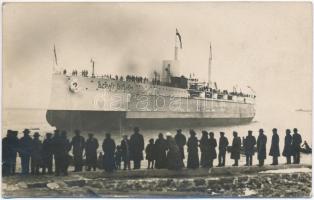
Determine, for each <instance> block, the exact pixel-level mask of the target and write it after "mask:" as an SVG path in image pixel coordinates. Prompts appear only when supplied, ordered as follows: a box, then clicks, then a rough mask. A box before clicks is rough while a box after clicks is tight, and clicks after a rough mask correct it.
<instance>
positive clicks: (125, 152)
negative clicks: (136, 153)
mask: <svg viewBox="0 0 314 200" xmlns="http://www.w3.org/2000/svg"><path fill="white" fill-rule="evenodd" d="M121 151H122V161H123V170H126V169H127V168H128V170H130V169H131V166H130V140H129V139H128V136H127V135H123V137H122V141H121Z"/></svg>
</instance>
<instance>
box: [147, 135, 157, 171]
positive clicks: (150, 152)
mask: <svg viewBox="0 0 314 200" xmlns="http://www.w3.org/2000/svg"><path fill="white" fill-rule="evenodd" d="M145 154H146V160H147V161H148V165H147V169H154V161H155V157H154V156H155V144H154V139H150V140H149V144H148V145H147V146H146V148H145Z"/></svg>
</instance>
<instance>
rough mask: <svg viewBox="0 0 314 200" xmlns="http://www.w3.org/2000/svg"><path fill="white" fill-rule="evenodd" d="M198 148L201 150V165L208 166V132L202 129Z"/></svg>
mask: <svg viewBox="0 0 314 200" xmlns="http://www.w3.org/2000/svg"><path fill="white" fill-rule="evenodd" d="M200 150H201V166H202V167H205V168H206V167H209V165H210V163H209V159H210V157H209V138H208V132H207V131H202V138H201V140H200Z"/></svg>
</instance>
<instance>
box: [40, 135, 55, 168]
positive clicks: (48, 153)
mask: <svg viewBox="0 0 314 200" xmlns="http://www.w3.org/2000/svg"><path fill="white" fill-rule="evenodd" d="M52 159H53V140H52V134H51V133H46V139H45V140H44V142H43V150H42V160H43V163H42V164H43V165H42V167H43V169H42V173H43V174H45V173H46V169H47V170H48V174H52V173H53V171H52Z"/></svg>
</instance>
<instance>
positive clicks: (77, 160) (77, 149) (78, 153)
mask: <svg viewBox="0 0 314 200" xmlns="http://www.w3.org/2000/svg"><path fill="white" fill-rule="evenodd" d="M71 146H73V150H72V153H73V159H74V171H75V172H80V171H82V168H83V164H84V163H83V151H84V148H85V139H84V137H83V136H81V135H80V131H79V130H75V136H74V137H73V138H72V141H71Z"/></svg>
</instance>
